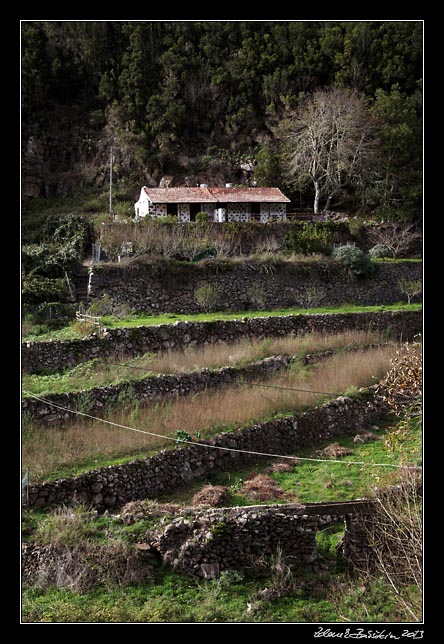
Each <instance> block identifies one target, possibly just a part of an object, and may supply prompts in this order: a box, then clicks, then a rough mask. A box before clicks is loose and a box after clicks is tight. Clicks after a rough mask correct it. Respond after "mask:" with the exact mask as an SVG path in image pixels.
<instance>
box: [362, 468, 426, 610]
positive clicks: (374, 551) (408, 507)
mask: <svg viewBox="0 0 444 644" xmlns="http://www.w3.org/2000/svg"><path fill="white" fill-rule="evenodd" d="M421 489H422V477H421V473H420V472H418V471H416V470H405V471H404V475H403V476H401V477H400V480H399V481H398V483H397V485H394V486H390V487H388V488H385V489H382V490H378V491H377V493H376V504H375V511H374V514H373V515H372V518H371V521H370V522H365V521H363V522H362V523H363V529H364V531H365V533H366V534H367V538H368V540H369V543H370V544H371V556H370V558H369V561H368V564H367V569H366V573H367V575H368V576H369V577H374V578H376V577H380V578H381V577H382V579H384V581H385V583H386V585H387V588H389V589H390V591H391V592H392V593H393V595H394V596H395V598H396V599H397V600H398V601H399V603H400V604H401V606H402V607H403V608H404V610H405V612H406V613H407V614H408V615H409V617H410V618H411V619H413V620H415V621H420V620H421V618H422V594H421V591H422V564H423V557H422V552H423V549H422V547H423V531H422V493H421Z"/></svg>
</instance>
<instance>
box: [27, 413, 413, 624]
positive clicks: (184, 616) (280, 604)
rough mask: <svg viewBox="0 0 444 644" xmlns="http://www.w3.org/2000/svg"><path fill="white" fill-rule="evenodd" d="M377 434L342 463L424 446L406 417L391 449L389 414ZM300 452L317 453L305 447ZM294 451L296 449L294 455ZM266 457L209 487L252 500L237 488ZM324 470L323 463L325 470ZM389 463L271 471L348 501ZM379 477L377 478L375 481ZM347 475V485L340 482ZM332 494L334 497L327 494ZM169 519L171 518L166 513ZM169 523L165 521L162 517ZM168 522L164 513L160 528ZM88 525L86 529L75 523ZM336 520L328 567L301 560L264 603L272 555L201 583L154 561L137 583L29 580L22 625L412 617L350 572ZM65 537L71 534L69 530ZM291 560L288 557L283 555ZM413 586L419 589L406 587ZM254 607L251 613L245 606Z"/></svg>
mask: <svg viewBox="0 0 444 644" xmlns="http://www.w3.org/2000/svg"><path fill="white" fill-rule="evenodd" d="M380 427H381V429H380V430H379V431H378V432H375V433H377V434H379V435H380V437H381V440H380V441H376V442H373V443H368V444H364V445H357V446H353V447H354V450H355V453H354V454H353V455H351V456H346V457H344V458H343V459H342V460H343V461H344V462H347V460H350V459H351V460H365V461H366V462H368V463H371V462H391V463H399V462H406V461H411V460H413V459H414V458H415V457H418V455H420V452H421V448H420V442H421V431H420V428H419V427H418V426H417V425H415V423H410V429H411V432H410V435H409V437H408V440H405V441H404V443H402V444H398V445H397V446H396V444H395V447H396V449H394V451H391V450H390V446H391V447H393V445H394V443H393V441H391V442H390V443H389V442H384V440H383V438H384V435H386V433H387V432H390V431H391V430H394V429H396V423H395V422H394V421H393V420H392V421H386V422H385V423H381V424H380ZM337 442H339V443H340V444H341V445H344V446H350V445H353V443H352V439H351V438H350V437H343V438H340V439H338V440H337ZM304 454H306V455H308V454H313V450H311V451H310V450H305V452H304ZM298 455H299V456H301V455H302V452H299V454H298ZM271 462H272V461H271V460H270V461H269V462H267V463H262V464H260V465H253V466H249V467H246V468H243V469H241V470H237V471H236V472H225V473H219V474H217V475H215V476H214V477H212V478H211V482H212V483H214V484H224V485H227V486H229V487H230V491H231V501H232V504H236V505H237V504H248V503H249V504H251V502H249V501H248V500H247V499H245V498H243V497H242V496H241V495H240V494H239V488H240V487H241V485H242V482H243V480H245V479H246V478H247V476H249V475H250V474H252V473H254V472H260V471H263V470H264V469H266V468H267V467H268V466H269V465H270V463H271ZM324 468H325V470H324ZM391 471H392V470H388V468H387V469H384V470H379V469H378V468H373V467H368V468H361V467H359V466H350V468H348V467H346V466H342V465H335V464H330V465H328V464H323V463H309V462H300V464H299V465H297V466H296V467H295V468H293V471H292V472H285V473H273V474H272V475H271V476H273V477H274V478H275V479H276V480H277V481H278V482H279V483H280V485H281V486H282V487H283V488H284V489H287V490H294V491H296V492H297V494H298V496H299V498H300V500H301V501H306V502H308V501H326V500H329V499H334V500H346V499H348V498H356V496H359V494H362V496H367V495H368V492H369V486H371V485H375V484H376V485H379V486H381V485H383V484H384V483H385V482H388V481H389V480H390V477H391V475H390V472H391ZM324 472H328V475H329V477H330V478H333V479H334V480H335V481H336V484H335V486H334V487H333V488H331V487H329V488H326V487H325V482H326V480H325V476H324ZM378 477H379V478H378ZM345 478H346V479H347V480H349V481H351V485H346V486H343V485H342V484H341V481H344V480H345ZM202 485H203V483H202V482H201V483H196V484H193V485H192V486H188V487H187V488H183V489H182V490H180V492H178V493H176V494H174V495H172V496H170V497H164V498H163V499H159V501H163V502H164V501H173V502H175V503H178V502H179V503H182V504H187V503H189V501H190V498H191V497H192V495H193V494H194V492H195V491H197V489H199V488H200V487H201V486H202ZM329 490H331V491H332V495H330V494H329ZM170 518H171V517H170ZM167 520H168V519H167ZM51 521H52V518H51V517H50V516H49V517H48V515H47V514H45V513H44V512H41V511H39V510H32V511H25V512H24V527H25V535H26V536H25V538H26V539H28V540H29V539H30V533H31V535H32V533H34V532H35V533H37V534H38V533H39V532H40V533H41V534H45V530H42V529H41V528H40V531H39V525H40V526H41V525H42V523H44V522H48V525H50V522H51ZM159 522H160V517H155V518H151V517H148V518H147V519H144V520H142V521H139V522H137V523H136V524H134V525H131V526H124V525H123V524H122V522H121V521H119V519H118V518H117V517H113V516H95V517H93V518H92V520H91V525H89V526H88V525H86V528H88V534H93V538H94V539H95V540H96V541H102V542H103V540H104V539H107V538H108V539H123V540H125V541H127V542H129V543H134V542H137V540H138V539H139V538H140V537H141V536H143V534H144V532H145V531H146V530H150V529H152V528H154V527H157V526H158V525H159ZM163 524H164V522H163V520H162V525H163ZM81 527H82V528H83V529H85V526H84V525H83V524H82V526H81ZM343 530H344V526H343V523H342V522H337V523H336V524H334V525H331V526H329V527H328V528H326V529H324V530H322V531H320V532H319V533H318V536H317V542H318V548H319V550H320V552H321V553H322V555H323V557H324V563H325V564H326V565H327V567H328V570H326V571H321V572H319V573H313V572H311V571H310V570H308V569H307V568H305V567H300V566H299V567H298V566H295V567H293V568H292V576H291V580H290V585H289V587H288V589H287V590H286V594H285V596H283V597H280V598H279V599H275V600H273V601H264V600H262V599H261V597H260V595H259V591H260V590H262V589H264V588H273V587H274V586H273V585H274V584H275V583H276V574H275V573H276V571H275V570H274V569H273V566H272V565H271V563H270V561H268V562H267V560H264V564H263V565H260V566H255V567H250V568H247V569H246V570H244V571H243V572H242V573H237V574H235V575H234V574H232V573H230V572H229V571H228V572H227V573H223V575H222V576H221V578H220V579H216V580H212V581H205V580H202V579H196V578H193V577H191V576H188V575H184V574H181V573H178V572H174V571H172V570H170V569H169V568H168V567H167V566H161V565H158V564H156V565H155V566H154V569H153V576H152V578H151V579H149V580H148V581H146V582H144V583H142V584H133V585H129V586H125V587H122V588H118V587H115V586H110V585H105V586H104V587H103V586H102V587H100V588H97V589H95V590H94V591H90V592H88V593H85V594H79V593H77V592H72V591H69V590H56V589H54V588H48V589H46V590H44V591H43V590H38V589H35V588H27V587H25V588H24V590H23V595H22V611H23V613H22V619H23V621H24V622H26V623H67V622H79V623H83V622H93V623H117V622H124V623H125V622H127V623H182V622H183V623H231V622H233V623H243V622H247V623H248V622H251V623H253V622H256V623H258V622H259V623H260V622H272V623H280V622H290V623H293V622H294V623H296V622H314V623H317V622H319V623H322V622H350V621H351V622H368V623H386V622H400V621H409V619H408V618H407V619H406V614H405V613H404V612H403V610H402V604H401V602H396V600H395V599H394V596H393V595H392V594H391V593H390V589H389V588H388V587H387V586H385V585H384V584H383V582H382V581H381V580H380V579H369V578H360V577H359V576H351V572H350V570H349V567H348V564H347V563H346V562H345V561H344V560H343V559H341V558H340V557H339V558H338V556H337V554H336V551H335V546H336V544H337V543H338V542H339V540H340V538H341V535H342V533H343ZM67 534H68V536H69V533H67ZM288 563H290V561H289V562H288ZM407 590H408V591H409V592H414V593H418V590H417V589H407ZM249 605H250V607H252V609H253V610H248V606H249Z"/></svg>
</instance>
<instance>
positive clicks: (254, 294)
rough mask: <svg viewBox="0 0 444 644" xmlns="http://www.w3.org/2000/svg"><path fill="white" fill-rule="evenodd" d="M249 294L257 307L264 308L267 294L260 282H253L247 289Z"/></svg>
mask: <svg viewBox="0 0 444 644" xmlns="http://www.w3.org/2000/svg"><path fill="white" fill-rule="evenodd" d="M247 295H248V297H249V299H250V301H251V303H252V304H253V306H255V307H256V308H257V309H259V310H261V309H264V308H265V306H266V304H267V296H266V294H265V291H264V289H263V288H262V286H261V285H260V284H259V283H258V282H253V284H252V285H251V286H250V287H249V289H248V291H247Z"/></svg>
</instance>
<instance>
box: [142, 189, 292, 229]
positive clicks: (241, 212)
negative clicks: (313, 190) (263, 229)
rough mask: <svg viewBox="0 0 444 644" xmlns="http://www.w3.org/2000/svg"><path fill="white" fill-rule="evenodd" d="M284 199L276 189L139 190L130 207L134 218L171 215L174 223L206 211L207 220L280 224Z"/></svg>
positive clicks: (284, 208)
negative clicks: (174, 219) (132, 208)
mask: <svg viewBox="0 0 444 644" xmlns="http://www.w3.org/2000/svg"><path fill="white" fill-rule="evenodd" d="M287 203H290V199H288V198H287V197H286V196H285V195H284V194H283V193H282V192H281V191H280V190H279V188H247V187H245V188H244V187H242V188H232V187H231V186H230V185H229V184H228V185H227V186H226V187H225V188H209V187H208V186H207V185H206V184H201V185H200V186H199V187H196V188H147V187H145V186H144V187H143V188H142V190H141V192H140V197H139V201H137V202H136V203H135V204H134V208H135V212H136V219H143V218H144V217H146V216H149V217H165V216H166V215H172V216H173V217H177V219H178V221H181V222H186V221H195V220H196V215H197V213H199V212H206V213H207V214H208V220H209V221H216V222H224V221H260V222H263V223H266V222H267V221H284V220H285V219H286V214H287Z"/></svg>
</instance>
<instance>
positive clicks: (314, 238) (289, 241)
mask: <svg viewBox="0 0 444 644" xmlns="http://www.w3.org/2000/svg"><path fill="white" fill-rule="evenodd" d="M331 240H332V237H331V233H330V232H329V230H328V228H327V227H326V226H323V225H322V224H310V223H308V222H304V223H303V224H302V226H300V225H297V224H293V225H292V226H291V228H290V230H289V232H288V233H287V234H286V235H285V238H284V244H285V248H286V250H287V251H290V252H295V253H302V254H303V255H312V254H314V253H322V254H323V255H330V254H331V250H332V241H331Z"/></svg>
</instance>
